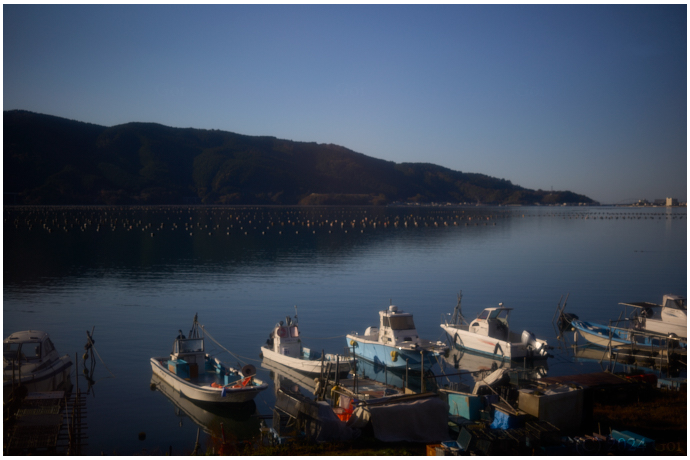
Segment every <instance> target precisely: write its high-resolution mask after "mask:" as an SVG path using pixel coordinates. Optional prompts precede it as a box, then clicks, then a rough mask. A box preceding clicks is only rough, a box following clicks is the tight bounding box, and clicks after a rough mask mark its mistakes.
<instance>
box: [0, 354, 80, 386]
mask: <svg viewBox="0 0 690 460" xmlns="http://www.w3.org/2000/svg"><path fill="white" fill-rule="evenodd" d="M71 369H72V360H71V359H70V358H69V356H68V355H64V356H62V357H60V358H59V359H57V360H55V361H53V362H52V363H51V364H50V365H49V366H46V367H43V368H42V369H41V370H39V371H38V372H30V373H24V372H22V378H21V382H20V381H19V373H18V371H15V377H14V384H15V385H17V384H19V383H21V384H22V385H24V386H26V387H27V390H28V391H29V392H31V393H35V392H46V391H54V390H58V389H61V388H64V387H65V386H66V385H67V384H68V382H70V373H71ZM12 383H13V378H12V371H11V370H6V371H4V372H3V395H9V394H10V391H9V390H10V388H12ZM70 383H71V382H70Z"/></svg>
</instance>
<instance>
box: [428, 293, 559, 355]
mask: <svg viewBox="0 0 690 460" xmlns="http://www.w3.org/2000/svg"><path fill="white" fill-rule="evenodd" d="M461 301H462V294H460V295H458V303H457V305H456V306H455V310H454V311H453V314H452V316H451V318H450V320H447V321H445V323H444V324H441V329H443V330H444V331H445V332H446V334H448V338H449V339H450V340H451V341H452V343H453V344H454V345H455V346H456V347H457V348H460V349H467V350H470V351H473V352H477V353H483V354H485V355H489V356H492V357H494V358H496V359H506V360H512V359H523V358H532V359H538V358H547V357H548V356H549V352H548V349H549V348H548V345H547V343H546V341H545V340H542V339H537V338H536V337H535V336H534V334H532V333H531V332H529V331H522V333H517V332H513V331H511V330H510V322H509V320H510V313H511V311H512V310H513V309H512V308H507V307H504V306H503V304H502V303H499V304H498V307H492V308H486V309H484V310H483V311H482V312H481V313H479V314H478V315H477V317H476V318H475V319H473V320H472V321H470V322H469V323H468V322H467V321H466V320H465V318H464V317H463V315H462V308H461Z"/></svg>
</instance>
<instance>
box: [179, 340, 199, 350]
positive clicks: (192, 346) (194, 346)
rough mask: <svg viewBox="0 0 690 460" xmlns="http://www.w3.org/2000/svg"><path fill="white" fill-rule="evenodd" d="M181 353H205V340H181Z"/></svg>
mask: <svg viewBox="0 0 690 460" xmlns="http://www.w3.org/2000/svg"><path fill="white" fill-rule="evenodd" d="M178 342H179V344H180V348H179V353H196V352H200V351H204V339H184V340H182V339H180V340H179V341H178Z"/></svg>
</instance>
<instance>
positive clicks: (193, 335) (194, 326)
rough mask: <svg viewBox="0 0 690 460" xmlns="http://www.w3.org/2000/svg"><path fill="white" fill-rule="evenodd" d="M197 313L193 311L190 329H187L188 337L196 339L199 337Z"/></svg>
mask: <svg viewBox="0 0 690 460" xmlns="http://www.w3.org/2000/svg"><path fill="white" fill-rule="evenodd" d="M197 316H198V313H194V322H193V323H192V329H191V330H190V331H189V338H190V339H198V338H200V337H201V335H200V334H199V322H198V321H197Z"/></svg>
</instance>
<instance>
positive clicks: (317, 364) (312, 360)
mask: <svg viewBox="0 0 690 460" xmlns="http://www.w3.org/2000/svg"><path fill="white" fill-rule="evenodd" d="M297 322H298V320H297V312H295V318H294V320H293V319H292V318H290V317H289V316H286V317H285V322H283V321H280V322H279V323H278V324H276V325H275V326H274V327H273V330H272V331H271V334H270V336H269V338H268V340H266V343H265V344H264V345H262V346H261V355H262V356H263V359H267V360H270V361H273V362H275V363H278V364H282V365H283V366H287V367H289V368H292V369H295V370H296V371H299V372H303V373H305V374H321V373H322V372H326V371H327V369H330V371H328V374H329V375H332V374H333V373H335V372H338V373H339V374H347V373H348V372H349V371H350V366H351V360H350V357H347V356H341V355H333V354H330V353H323V354H322V353H319V352H315V351H312V350H310V349H309V348H306V347H304V346H302V339H301V338H300V333H299V326H298V325H297Z"/></svg>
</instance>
